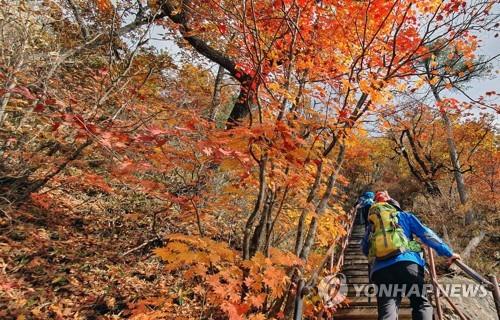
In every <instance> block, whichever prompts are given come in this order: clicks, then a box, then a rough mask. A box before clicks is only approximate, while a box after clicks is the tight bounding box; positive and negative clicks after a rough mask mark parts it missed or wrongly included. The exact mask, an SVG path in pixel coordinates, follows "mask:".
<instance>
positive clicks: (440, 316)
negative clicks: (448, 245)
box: [428, 248, 443, 320]
mask: <svg viewBox="0 0 500 320" xmlns="http://www.w3.org/2000/svg"><path fill="white" fill-rule="evenodd" d="M428 250H429V265H430V267H431V278H432V282H433V288H434V298H435V301H436V313H437V318H438V319H439V320H443V310H441V302H440V301H439V289H438V288H437V286H436V284H437V275H436V265H435V264H434V252H433V251H432V248H429V249H428Z"/></svg>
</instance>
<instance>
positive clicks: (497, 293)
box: [489, 274, 500, 319]
mask: <svg viewBox="0 0 500 320" xmlns="http://www.w3.org/2000/svg"><path fill="white" fill-rule="evenodd" d="M489 278H490V281H491V283H492V284H493V288H492V289H491V291H492V292H493V298H494V299H495V307H496V308H497V317H498V319H500V290H499V289H498V280H497V277H496V276H495V275H494V274H492V275H490V277H489Z"/></svg>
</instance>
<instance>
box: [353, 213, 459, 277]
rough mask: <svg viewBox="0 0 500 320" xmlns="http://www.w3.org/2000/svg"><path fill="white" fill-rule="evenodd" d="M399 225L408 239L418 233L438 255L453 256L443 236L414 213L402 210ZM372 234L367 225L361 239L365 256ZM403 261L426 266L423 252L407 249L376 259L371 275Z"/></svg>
mask: <svg viewBox="0 0 500 320" xmlns="http://www.w3.org/2000/svg"><path fill="white" fill-rule="evenodd" d="M399 225H400V226H401V228H402V229H403V231H404V234H405V235H406V237H407V238H408V240H413V235H416V236H417V237H419V238H420V240H422V242H423V243H424V244H426V245H427V246H429V247H431V248H432V249H434V250H436V252H437V253H438V255H440V256H445V257H451V256H452V255H453V251H452V250H451V249H450V247H448V245H447V244H446V243H444V242H443V240H441V238H439V237H438V236H437V235H436V234H435V233H434V231H432V230H431V229H429V228H428V227H427V226H425V225H424V224H422V222H420V220H418V218H417V217H415V216H414V215H413V214H411V213H407V212H403V211H400V212H399ZM370 234H371V227H370V226H367V228H366V229H365V235H364V237H363V240H362V241H361V249H362V251H363V253H364V255H365V256H368V250H369V246H370V244H369V239H370ZM401 261H411V262H415V263H417V264H419V265H420V266H422V267H425V261H424V259H423V258H422V255H421V253H419V252H413V251H407V252H403V253H401V254H399V255H397V256H395V257H393V258H390V259H387V260H380V261H375V262H374V263H373V265H372V267H371V273H370V275H371V274H372V273H373V272H375V271H377V270H380V269H383V268H386V267H388V266H390V265H393V264H395V263H397V262H401Z"/></svg>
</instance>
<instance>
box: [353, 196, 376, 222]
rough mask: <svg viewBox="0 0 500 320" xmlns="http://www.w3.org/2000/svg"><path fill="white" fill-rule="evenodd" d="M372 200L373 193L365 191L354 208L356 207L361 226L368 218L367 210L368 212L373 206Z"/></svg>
mask: <svg viewBox="0 0 500 320" xmlns="http://www.w3.org/2000/svg"><path fill="white" fill-rule="evenodd" d="M373 199H375V193H373V192H371V191H367V192H365V193H363V194H362V195H361V197H359V199H358V202H357V203H356V206H357V207H358V217H359V219H360V221H361V224H366V222H367V218H368V210H370V207H371V205H372V204H373Z"/></svg>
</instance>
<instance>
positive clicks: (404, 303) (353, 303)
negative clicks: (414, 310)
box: [342, 296, 410, 308]
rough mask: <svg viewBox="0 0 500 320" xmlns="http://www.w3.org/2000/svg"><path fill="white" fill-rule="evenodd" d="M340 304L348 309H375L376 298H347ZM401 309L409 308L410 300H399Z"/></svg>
mask: <svg viewBox="0 0 500 320" xmlns="http://www.w3.org/2000/svg"><path fill="white" fill-rule="evenodd" d="M342 304H346V305H348V306H349V307H351V308H352V307H359V306H371V307H376V306H377V298H376V297H366V296H361V297H349V296H348V297H347V298H346V300H345V301H344V302H342ZM400 306H401V308H409V307H410V300H408V299H406V298H405V299H403V300H401V305H400Z"/></svg>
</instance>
